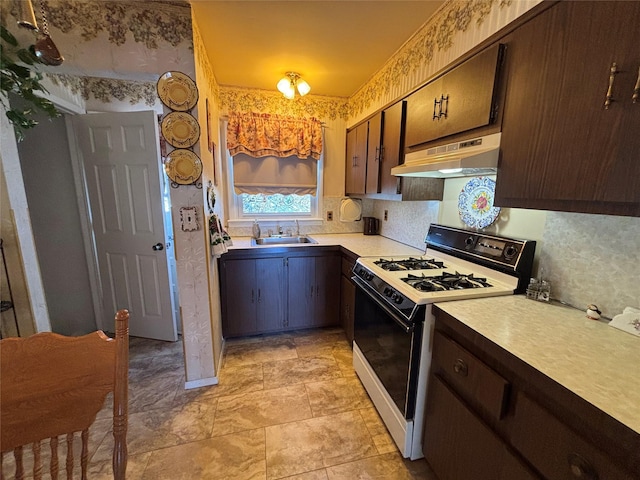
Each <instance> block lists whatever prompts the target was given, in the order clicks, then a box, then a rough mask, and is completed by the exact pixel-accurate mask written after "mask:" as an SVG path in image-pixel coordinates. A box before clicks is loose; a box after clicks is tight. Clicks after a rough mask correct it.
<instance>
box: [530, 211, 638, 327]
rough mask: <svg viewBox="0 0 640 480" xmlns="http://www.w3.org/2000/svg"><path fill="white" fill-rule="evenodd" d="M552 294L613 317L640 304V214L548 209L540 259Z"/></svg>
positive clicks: (570, 302) (578, 305)
mask: <svg viewBox="0 0 640 480" xmlns="http://www.w3.org/2000/svg"><path fill="white" fill-rule="evenodd" d="M538 263H539V267H540V268H541V269H542V275H543V277H545V278H546V279H548V280H549V281H550V282H551V285H552V289H553V290H552V297H553V298H558V299H560V300H562V301H565V302H567V303H569V304H570V305H573V306H575V307H578V308H586V306H587V305H588V304H589V303H595V304H596V305H598V307H599V308H600V310H602V313H603V315H605V316H607V317H609V318H610V317H613V316H615V315H617V314H619V313H622V310H623V309H624V308H625V307H627V306H631V307H636V308H639V307H640V218H636V217H613V216H606V215H587V214H581V213H562V212H548V213H547V220H546V224H545V229H544V235H543V245H542V251H541V254H540V259H539V262H538Z"/></svg>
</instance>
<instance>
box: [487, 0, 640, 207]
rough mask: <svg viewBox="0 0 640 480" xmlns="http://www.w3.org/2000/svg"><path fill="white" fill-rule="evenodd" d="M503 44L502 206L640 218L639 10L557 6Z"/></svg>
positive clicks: (637, 6)
mask: <svg viewBox="0 0 640 480" xmlns="http://www.w3.org/2000/svg"><path fill="white" fill-rule="evenodd" d="M501 41H504V42H506V43H507V48H508V54H507V60H506V65H505V70H506V75H507V87H506V88H507V91H506V100H505V106H504V114H503V120H502V141H501V158H500V163H499V169H498V175H497V181H496V196H495V203H496V205H498V206H503V207H520V208H535V209H543V210H560V211H571V212H583V213H602V214H614V215H631V216H640V99H639V100H638V102H639V103H634V102H633V99H632V97H633V94H634V91H637V90H635V89H637V88H638V87H639V86H640V85H639V84H638V82H639V81H640V79H639V75H640V71H639V70H640V2H606V1H598V2H596V1H594V2H559V3H558V4H556V5H554V6H553V7H551V8H548V9H546V10H544V11H543V12H542V13H540V14H539V15H537V16H535V17H534V18H533V19H532V20H530V21H528V22H527V23H525V24H523V25H522V26H520V27H519V28H517V29H516V30H514V31H513V32H512V33H511V34H509V35H508V36H507V37H505V38H504V39H503V40H501ZM614 63H615V72H616V73H612V70H611V69H612V66H613V65H614ZM609 89H610V93H611V103H610V105H608V108H605V100H606V96H607V92H608V91H609Z"/></svg>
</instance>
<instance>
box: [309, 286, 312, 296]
mask: <svg viewBox="0 0 640 480" xmlns="http://www.w3.org/2000/svg"><path fill="white" fill-rule="evenodd" d="M309 296H310V297H311V298H313V285H311V290H310V291H309Z"/></svg>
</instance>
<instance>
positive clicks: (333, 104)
mask: <svg viewBox="0 0 640 480" xmlns="http://www.w3.org/2000/svg"><path fill="white" fill-rule="evenodd" d="M219 93H220V98H219V104H220V107H221V108H222V109H224V110H227V111H233V112H259V113H275V114H279V115H287V116H292V117H316V118H319V119H329V120H335V119H336V118H342V119H345V120H346V119H347V117H348V113H349V112H348V107H347V99H346V98H341V97H324V96H321V95H315V96H314V95H307V96H304V97H296V98H295V99H293V100H289V99H287V98H285V97H284V96H283V95H282V94H281V93H280V92H276V91H269V90H257V89H247V88H238V87H225V86H220V89H219Z"/></svg>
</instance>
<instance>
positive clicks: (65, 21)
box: [0, 0, 194, 107]
mask: <svg viewBox="0 0 640 480" xmlns="http://www.w3.org/2000/svg"><path fill="white" fill-rule="evenodd" d="M18 5H19V2H18V1H17V0H2V1H0V20H1V21H2V23H3V24H4V25H6V26H7V27H8V28H9V29H10V30H11V31H12V33H14V34H15V35H16V36H17V37H18V39H19V41H21V42H23V43H24V42H33V38H34V37H33V34H32V33H31V32H28V31H26V30H24V29H20V28H18V27H17V26H16V20H17V19H18V17H19V15H20V9H19V8H18ZM38 5H39V3H38V2H34V6H35V7H38ZM43 6H44V11H45V13H46V20H47V26H48V29H49V31H50V34H51V38H52V39H53V40H54V41H55V44H56V46H57V47H58V49H59V50H60V52H61V53H62V55H63V56H64V62H63V63H62V65H60V66H57V67H46V66H40V67H39V68H40V70H42V71H43V72H44V73H45V74H47V76H48V78H49V80H51V82H52V83H54V84H55V85H57V86H61V85H62V86H65V87H67V88H69V89H70V90H71V91H73V92H74V94H80V95H81V96H82V98H84V99H85V100H88V99H95V100H97V101H98V102H102V103H105V104H107V103H114V104H116V103H118V102H128V103H130V104H131V105H134V104H142V103H144V104H145V105H147V106H149V107H152V106H154V105H157V100H158V98H157V94H156V92H155V83H156V81H157V79H158V77H159V76H160V75H161V74H162V73H164V72H166V71H169V70H178V71H182V72H184V73H186V74H187V75H193V68H194V62H193V42H192V32H191V7H190V5H189V3H188V2H187V1H186V0H181V1H168V0H155V1H145V0H138V1H135V2H133V1H128V2H123V1H113V0H112V1H108V0H43ZM36 11H37V13H36V16H37V19H38V21H39V23H40V26H41V27H42V24H43V21H42V16H41V14H40V11H39V8H36Z"/></svg>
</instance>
